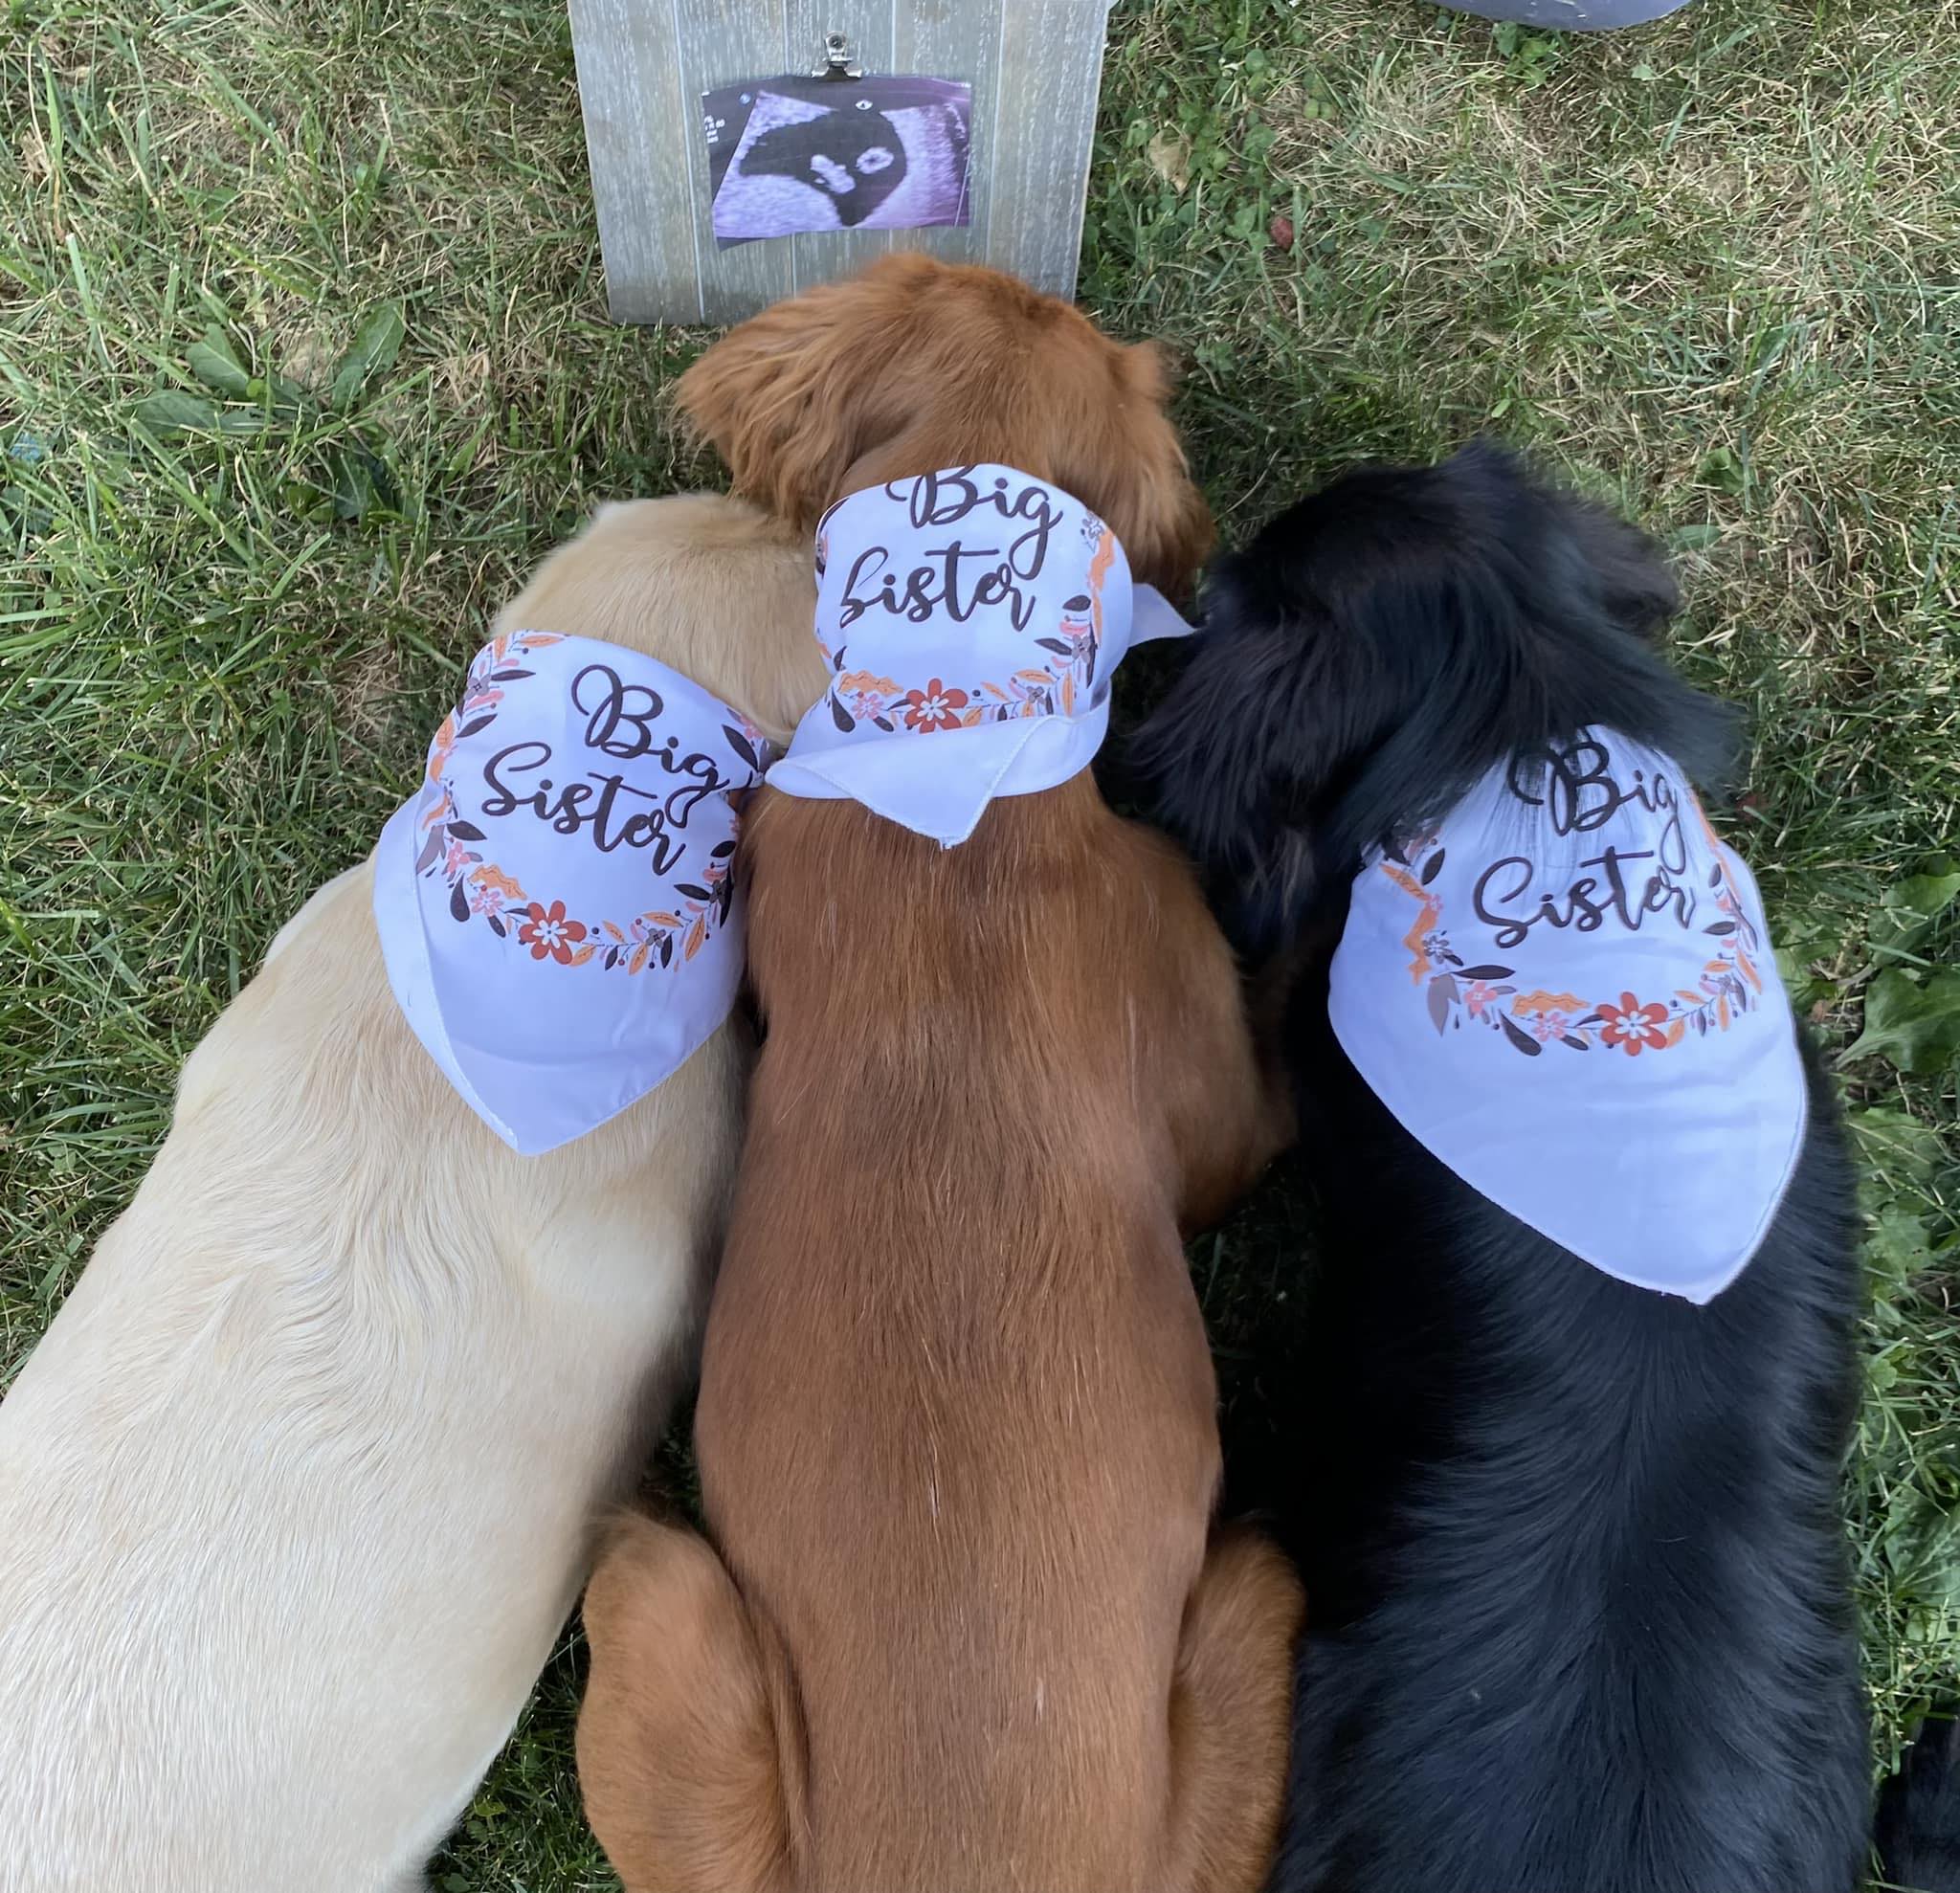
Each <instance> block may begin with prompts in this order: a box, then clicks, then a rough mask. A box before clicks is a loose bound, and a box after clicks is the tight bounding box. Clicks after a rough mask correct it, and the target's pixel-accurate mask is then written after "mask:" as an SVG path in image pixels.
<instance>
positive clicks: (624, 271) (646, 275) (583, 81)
mask: <svg viewBox="0 0 1960 1893" xmlns="http://www.w3.org/2000/svg"><path fill="white" fill-rule="evenodd" d="M570 5H571V47H572V55H573V57H574V59H575V60H576V62H577V66H578V96H579V104H580V107H581V109H582V110H583V112H584V114H585V121H586V149H587V151H588V152H589V153H590V158H591V166H592V203H593V208H594V209H595V210H596V212H598V219H599V247H600V249H601V250H602V251H603V252H604V254H605V257H606V299H607V303H608V305H609V307H610V308H611V310H612V320H613V321H614V322H620V323H652V322H700V321H701V320H702V308H701V300H700V298H701V271H700V268H699V267H698V265H697V264H696V261H695V244H696V242H697V241H698V237H699V231H700V229H701V227H702V226H701V224H700V221H699V219H698V218H697V216H696V213H695V206H694V202H693V189H692V182H691V172H690V169H689V167H688V165H687V163H686V161H685V153H684V152H682V151H680V150H679V147H678V145H677V144H676V139H675V127H676V125H677V124H679V123H682V122H684V123H685V124H686V125H687V126H688V127H689V129H690V130H692V131H694V132H695V133H696V135H697V137H698V136H699V132H700V124H701V106H700V102H699V100H689V99H687V98H686V97H685V96H684V95H683V93H682V91H681V84H680V67H679V63H678V62H677V61H676V60H675V58H674V57H673V56H672V52H671V40H672V35H673V16H672V13H671V11H669V9H668V7H667V6H665V5H653V4H650V0H570Z"/></svg>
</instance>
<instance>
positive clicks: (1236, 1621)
mask: <svg viewBox="0 0 1960 1893" xmlns="http://www.w3.org/2000/svg"><path fill="white" fill-rule="evenodd" d="M1303 1615H1304V1598H1303V1594H1302V1592H1301V1586H1300V1579H1299V1578H1298V1576H1296V1575H1295V1573H1294V1570H1293V1567H1292V1566H1291V1565H1290V1564H1289V1563H1288V1562H1287V1561H1286V1559H1285V1558H1284V1557H1283V1556H1282V1555H1281V1552H1280V1551H1279V1550H1278V1549H1277V1548H1275V1547H1273V1546H1272V1545H1269V1544H1268V1543H1267V1542H1266V1541H1265V1540H1264V1539H1263V1538H1261V1537H1259V1536H1258V1533H1256V1532H1252V1531H1246V1530H1232V1531H1227V1532H1223V1533H1221V1534H1220V1535H1219V1536H1218V1537H1217V1539H1216V1540H1215V1541H1214V1543H1213V1546H1212V1548H1211V1551H1210V1553H1209V1555H1208V1556H1207V1557H1206V1559H1205V1568H1204V1570H1202V1571H1201V1572H1199V1574H1198V1581H1197V1584H1196V1585H1195V1586H1194V1587H1193V1589H1192V1594H1191V1601H1190V1603H1189V1604H1188V1605H1187V1606H1186V1607H1185V1614H1184V1628H1183V1632H1182V1634H1181V1635H1180V1637H1179V1638H1178V1646H1177V1671H1176V1676H1175V1679H1174V1681H1172V1684H1171V1692H1170V1745H1171V1757H1170V1765H1171V1801H1170V1822H1169V1834H1168V1836H1167V1843H1166V1853H1165V1872H1164V1874H1163V1883H1164V1885H1166V1886H1167V1887H1179V1888H1190V1889H1191V1893H1258V1888H1260V1887H1262V1886H1264V1884H1265V1883H1266V1876H1267V1874H1268V1872H1269V1871H1270V1870H1271V1867H1272V1862H1273V1849H1274V1846H1275V1844H1276V1842H1277V1841H1278V1839H1279V1834H1280V1815H1281V1809H1282V1808H1283V1806H1284V1802H1285V1793H1286V1766H1287V1761H1288V1757H1289V1755H1290V1752H1291V1748H1292V1742H1291V1731H1292V1719H1293V1655H1294V1645H1295V1642H1296V1641H1297V1640H1298V1638H1299V1636H1300V1627H1301V1622H1302V1619H1303Z"/></svg>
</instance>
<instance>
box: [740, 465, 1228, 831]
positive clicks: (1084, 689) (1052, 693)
mask: <svg viewBox="0 0 1960 1893" xmlns="http://www.w3.org/2000/svg"><path fill="white" fill-rule="evenodd" d="M816 569H817V607H816V635H817V641H818V643H819V644H821V645H822V647H823V651H824V655H825V657H828V658H829V659H830V664H831V673H832V676H831V687H830V689H829V690H828V691H827V692H826V693H825V695H824V697H823V698H822V700H821V701H820V702H818V703H817V704H816V706H815V707H814V708H813V709H812V710H811V711H810V713H809V714H808V715H807V716H806V717H805V718H804V719H803V721H802V723H801V724H798V726H797V729H796V734H795V736H794V737H793V738H792V739H791V744H790V747H789V750H788V752H787V754H785V755H784V756H783V758H782V759H781V761H779V762H778V763H777V764H776V765H775V766H774V767H773V768H771V769H770V770H769V776H768V781H769V787H770V788H771V789H780V790H782V791H784V792H785V793H786V794H790V795H802V796H813V797H816V798H820V799H845V798H847V799H850V800H853V801H857V802H861V803H863V804H864V806H865V807H866V808H867V809H870V810H871V811H872V812H873V813H876V814H880V815H882V816H884V817H885V818H886V819H887V820H889V821H895V822H899V823H901V824H902V825H903V826H904V827H906V828H909V829H912V830H914V831H916V832H917V833H918V834H920V835H931V836H932V837H933V838H934V839H936V840H937V841H939V842H940V843H941V844H942V845H943V846H946V847H951V846H953V845H954V844H955V843H957V842H961V841H964V840H966V839H967V837H968V836H969V835H971V834H972V832H973V830H974V828H975V827H976V826H977V825H978V823H979V820H980V816H981V813H982V812H983V811H984V810H985V809H986V807H987V804H988V803H989V802H990V801H991V799H992V798H993V797H994V796H996V795H1027V794H1031V793H1033V792H1034V791H1036V790H1040V789H1052V788H1054V787H1055V786H1056V785H1057V784H1058V783H1062V782H1066V781H1067V780H1068V779H1069V778H1070V777H1071V776H1073V775H1075V774H1077V773H1079V772H1080V770H1082V769H1084V768H1087V767H1088V766H1089V764H1090V763H1091V762H1092V761H1093V760H1094V758H1095V755H1096V751H1097V750H1098V749H1099V748H1101V747H1102V745H1103V736H1104V735H1105V734H1106V732H1107V730H1108V727H1109V681H1110V679H1111V677H1112V676H1113V675H1114V674H1115V670H1116V666H1117V664H1118V663H1119V662H1121V660H1122V658H1123V656H1124V653H1125V651H1127V650H1128V649H1129V648H1130V646H1131V645H1133V644H1139V643H1142V642H1144V641H1146V640H1147V639H1149V638H1154V637H1175V636H1181V635H1185V634H1186V633H1188V632H1189V631H1190V630H1191V627H1190V626H1189V625H1188V624H1186V623H1185V621H1184V620H1183V619H1182V618H1181V617H1179V616H1178V615H1177V613H1176V612H1174V611H1173V610H1172V609H1171V608H1170V606H1169V603H1168V602H1167V601H1166V600H1165V599H1164V598H1163V596H1162V595H1161V594H1160V593H1158V592H1157V591H1155V590H1152V589H1151V588H1150V587H1148V586H1140V585H1133V584H1132V583H1131V580H1130V574H1129V561H1128V560H1127V559H1126V558H1125V555H1124V550H1123V547H1122V546H1120V545H1119V544H1118V543H1117V539H1116V535H1115V534H1114V533H1113V532H1112V531H1110V529H1109V528H1108V526H1106V525H1104V524H1103V522H1102V521H1101V520H1099V519H1098V518H1097V517H1096V516H1095V515H1094V514H1093V513H1092V512H1090V511H1089V509H1088V508H1087V507H1086V506H1084V505H1083V504H1082V503H1081V501H1079V500H1075V499H1072V498H1071V497H1070V496H1069V495H1068V494H1066V493H1064V492H1062V491H1061V490H1060V488H1058V487H1055V486H1051V485H1049V484H1048V483H1047V482H1046V481H1045V480H1039V479H1035V478H1034V477H1033V476H1032V475H1030V474H1024V473H1017V472H1016V471H1015V470H1014V469H1013V468H1012V467H1002V466H972V467H952V468H948V469H946V470H945V471H943V472H940V473H934V474H925V475H923V476H922V477H920V478H919V479H903V480H895V481H893V482H891V483H890V484H889V485H886V486H878V487H867V488H866V489H864V490H863V491H862V492H858V493H853V494H850V495H848V496H847V497H846V498H845V499H842V500H840V501H838V502H837V503H836V504H835V506H833V507H832V508H831V509H830V511H829V512H828V513H826V514H825V515H824V518H823V521H822V523H821V524H820V525H819V526H818V528H817V536H816ZM921 738H929V739H930V740H929V741H921V740H920V739H921Z"/></svg>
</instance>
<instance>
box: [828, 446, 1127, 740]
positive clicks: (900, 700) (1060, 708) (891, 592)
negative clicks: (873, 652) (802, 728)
mask: <svg viewBox="0 0 1960 1893" xmlns="http://www.w3.org/2000/svg"><path fill="white" fill-rule="evenodd" d="M979 471H984V470H981V469H975V468H970V467H969V468H958V469H953V470H950V471H948V472H947V473H944V474H934V475H927V476H925V477H924V479H919V480H916V481H913V482H911V486H910V492H909V495H908V496H907V499H908V506H909V515H910V523H912V524H913V525H915V526H921V525H935V524H937V525H954V524H959V523H963V522H964V521H966V520H967V519H968V518H969V517H970V516H971V515H973V514H974V513H975V512H976V511H977V512H979V513H980V514H981V516H982V517H983V518H986V517H989V516H990V515H991V516H993V517H996V518H997V519H998V520H999V521H1001V522H1004V523H1006V524H1007V526H1008V529H1009V531H1010V533H1012V534H1013V537H1012V538H1010V539H1009V540H1008V542H1007V545H1006V548H1005V553H1004V556H1003V557H1002V559H1001V563H1000V564H999V565H998V566H997V567H996V568H994V570H992V571H991V572H986V573H983V574H981V575H980V576H979V577H978V578H977V579H973V580H972V581H971V582H972V585H973V592H972V600H973V603H974V604H976V605H987V604H991V603H992V602H994V601H995V598H996V597H998V596H1001V595H1004V593H1005V592H1010V591H1013V590H1014V589H1015V588H1016V587H1017V585H1019V584H1026V583H1030V582H1032V581H1033V580H1034V579H1036V578H1038V577H1039V576H1040V574H1041V571H1042V569H1043V568H1044V566H1045V565H1046V562H1047V556H1048V542H1049V538H1050V535H1051V534H1052V533H1053V532H1054V531H1055V530H1056V529H1057V528H1058V526H1060V525H1061V524H1062V523H1063V521H1064V519H1065V517H1066V513H1065V509H1064V508H1063V507H1062V506H1061V505H1060V504H1058V503H1057V501H1058V498H1059V496H1058V495H1056V494H1055V493H1054V491H1053V489H1051V488H1049V487H1047V486H1045V485H1043V484H1042V483H1040V482H1038V481H1034V480H1029V481H1027V482H1026V483H1025V484H1024V485H1023V486H1022V487H1021V489H1020V490H1019V491H1018V492H1016V491H1014V490H1013V482H1012V481H1011V480H1010V479H1008V478H1007V477H1006V476H1005V475H1000V474H996V475H994V476H993V478H992V479H991V483H989V484H988V485H986V486H984V487H983V485H982V484H981V482H979V481H976V480H975V479H973V478H972V476H973V475H974V474H975V473H976V472H979ZM886 491H887V493H888V494H890V495H891V496H892V497H893V498H898V497H900V496H899V494H898V492H897V490H896V489H894V488H887V489H886ZM1075 530H1076V532H1077V533H1078V534H1079V535H1080V539H1081V541H1082V544H1083V545H1084V546H1086V547H1087V548H1088V553H1089V562H1088V575H1087V583H1086V588H1085V589H1084V590H1081V591H1079V592H1076V593H1075V594H1074V595H1072V596H1071V597H1069V598H1067V599H1065V600H1064V601H1063V603H1062V605H1061V612H1060V616H1059V618H1058V621H1057V622H1056V624H1055V625H1054V626H1053V627H1052V628H1051V630H1050V631H1049V632H1048V633H1046V634H1044V635H1037V636H1036V637H1034V638H1033V639H1031V640H1030V641H1031V643H1032V644H1033V646H1034V647H1035V648H1036V649H1038V650H1041V651H1044V652H1046V653H1048V656H1047V657H1044V658H1042V659H1041V661H1040V662H1039V663H1038V664H1037V665H1029V666H1026V667H1024V668H1022V669H1019V670H1015V671H1012V672H1009V673H1007V674H1006V675H1005V676H1003V677H1001V678H999V679H991V678H980V679H973V678H968V679H966V680H965V681H964V682H962V683H956V684H951V683H947V682H946V681H945V680H944V679H941V678H937V677H933V678H929V679H927V680H926V681H925V682H924V684H922V685H919V686H917V687H915V688H913V689H910V690H907V689H906V688H905V687H904V685H902V683H900V682H899V681H898V679H895V678H890V677H884V676H881V675H880V673H879V672H877V671H875V670H846V669H845V668H844V666H845V663H846V661H847V657H848V651H849V645H848V641H846V642H841V643H838V644H835V645H833V644H832V643H831V642H830V641H829V640H828V639H826V638H825V637H824V635H823V633H822V631H821V630H819V631H818V633H817V643H818V646H819V647H820V648H821V650H822V651H823V654H824V657H825V658H826V659H827V660H828V662H829V664H830V666H831V669H832V671H833V673H835V675H834V677H833V679H832V682H831V688H830V691H829V694H828V695H827V697H826V698H825V700H824V701H825V702H826V703H827V704H828V705H829V707H830V713H831V719H832V721H833V722H834V723H835V724H836V726H837V727H838V728H839V729H840V730H844V731H846V732H848V731H851V730H854V729H856V728H857V725H858V724H860V723H868V724H871V725H872V726H873V727H874V728H877V729H880V730H883V731H885V732H886V733H887V734H897V733H898V732H900V731H910V732H913V733H914V734H918V735H929V734H931V733H932V732H933V731H934V730H942V729H974V728H977V727H978V726H979V725H980V724H988V723H1007V722H1010V721H1012V720H1013V718H1016V717H1040V716H1054V715H1061V716H1065V717H1066V716H1073V715H1075V713H1076V707H1077V704H1078V702H1083V703H1086V702H1087V701H1088V698H1089V695H1090V693H1091V691H1093V689H1094V688H1095V682H1096V658H1097V656H1098V654H1099V652H1100V651H1101V649H1102V644H1103V586H1104V584H1105V582H1106V581H1107V579H1108V576H1109V573H1110V570H1111V568H1113V567H1114V566H1115V564H1116V555H1117V544H1116V535H1115V534H1114V533H1113V532H1111V531H1110V529H1109V528H1108V527H1107V526H1106V525H1104V524H1103V522H1102V521H1101V520H1100V519H1098V518H1097V517H1096V516H1095V514H1093V513H1090V512H1086V511H1078V512H1077V514H1076V519H1075ZM992 549H993V548H990V552H991V550H992ZM829 551H830V539H829V533H828V531H827V530H826V529H824V528H822V527H819V529H818V532H817V539H816V575H817V578H818V579H819V580H821V579H822V578H823V577H824V575H825V571H826V566H827V561H828V557H829ZM960 552H961V548H960V547H959V546H957V544H956V545H955V546H952V547H951V548H949V550H948V551H947V552H943V553H942V554H941V556H942V558H944V559H945V562H946V563H945V565H944V568H943V574H935V577H937V578H939V579H940V583H941V585H942V586H943V591H941V593H940V595H937V596H932V595H928V591H927V586H926V585H925V584H922V582H921V581H922V573H920V572H918V571H915V572H913V573H912V574H911V575H910V576H909V577H908V578H907V579H906V581H905V590H904V592H903V593H901V591H900V588H899V580H898V577H897V574H896V573H894V572H893V571H891V570H890V569H889V568H886V567H884V566H883V564H882V563H881V559H882V553H883V548H882V547H876V546H875V547H872V548H870V549H869V550H868V551H865V552H860V553H859V554H858V564H859V566H863V565H865V564H867V563H868V562H870V561H872V560H875V559H876V560H880V564H879V566H878V568H877V569H876V572H875V574H874V575H875V576H876V577H877V579H878V583H877V585H876V586H874V587H873V588H871V589H870V590H869V592H868V593H867V592H866V591H865V590H864V589H863V588H862V587H860V585H859V583H858V576H859V575H858V572H857V569H854V570H853V572H852V573H851V575H850V577H849V578H848V579H847V581H846V583H845V587H844V595H843V598H842V600H841V603H840V607H839V611H838V614H837V628H838V629H839V630H842V631H848V630H849V629H850V627H851V626H852V625H853V624H855V623H857V620H858V619H859V618H860V617H862V616H863V615H864V614H865V612H869V611H870V610H872V609H873V608H874V606H882V607H883V609H884V610H885V611H887V612H891V613H893V614H894V615H897V616H901V617H903V618H906V619H908V620H909V621H910V622H913V623H919V624H923V623H924V622H925V621H926V620H927V619H928V618H929V617H931V616H932V614H933V612H934V609H935V608H936V607H938V606H940V605H943V604H945V605H949V607H950V609H951V611H952V612H953V614H954V615H955V616H956V617H957V616H958V615H959V604H960V592H959V588H960V585H961V583H962V579H963V577H969V578H970V574H966V575H963V574H962V573H961V572H960V570H959V559H960ZM1010 612H1011V615H1012V616H1013V621H1014V624H1015V628H1016V629H1017V630H1022V631H1025V630H1026V629H1027V628H1028V624H1029V622H1030V620H1029V618H1028V616H1027V612H1026V610H1025V608H1024V607H1023V606H1022V604H1021V602H1020V601H1019V599H1018V598H1016V599H1015V600H1014V602H1013V604H1011V606H1010Z"/></svg>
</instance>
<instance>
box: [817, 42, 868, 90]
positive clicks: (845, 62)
mask: <svg viewBox="0 0 1960 1893" xmlns="http://www.w3.org/2000/svg"><path fill="white" fill-rule="evenodd" d="M863 77H864V68H863V67H862V66H860V65H858V64H857V62H856V61H855V60H853V58H852V57H851V47H850V42H849V41H848V40H846V39H845V37H844V35H843V34H842V33H825V34H824V36H823V64H822V65H820V66H818V67H817V68H816V70H815V71H814V72H813V73H812V74H811V78H835V79H842V80H846V81H848V80H850V79H854V78H863Z"/></svg>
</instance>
